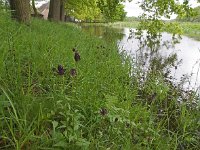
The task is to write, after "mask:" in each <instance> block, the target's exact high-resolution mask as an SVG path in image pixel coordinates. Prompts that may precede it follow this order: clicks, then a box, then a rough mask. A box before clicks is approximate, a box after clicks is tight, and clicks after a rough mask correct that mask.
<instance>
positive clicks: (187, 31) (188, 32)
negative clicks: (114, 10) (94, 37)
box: [87, 21, 200, 41]
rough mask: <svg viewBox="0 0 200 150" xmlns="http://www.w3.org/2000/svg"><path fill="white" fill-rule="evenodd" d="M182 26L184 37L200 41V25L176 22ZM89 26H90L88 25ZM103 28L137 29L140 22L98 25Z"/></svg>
mask: <svg viewBox="0 0 200 150" xmlns="http://www.w3.org/2000/svg"><path fill="white" fill-rule="evenodd" d="M176 23H178V24H179V25H180V27H181V28H182V31H183V35H185V36H188V37H191V38H193V39H195V40H198V41H200V23H193V22H176ZM87 25H88V24H87ZM97 25H102V26H109V27H115V28H137V26H138V25H139V22H138V21H133V22H114V23H108V24H103V23H102V24H101V23H100V24H97Z"/></svg>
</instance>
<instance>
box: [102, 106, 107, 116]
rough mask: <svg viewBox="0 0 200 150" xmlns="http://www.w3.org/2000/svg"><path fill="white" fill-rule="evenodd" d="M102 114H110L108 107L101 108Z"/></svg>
mask: <svg viewBox="0 0 200 150" xmlns="http://www.w3.org/2000/svg"><path fill="white" fill-rule="evenodd" d="M100 114H101V115H102V116H105V115H107V114H108V111H107V109H106V108H101V110H100Z"/></svg>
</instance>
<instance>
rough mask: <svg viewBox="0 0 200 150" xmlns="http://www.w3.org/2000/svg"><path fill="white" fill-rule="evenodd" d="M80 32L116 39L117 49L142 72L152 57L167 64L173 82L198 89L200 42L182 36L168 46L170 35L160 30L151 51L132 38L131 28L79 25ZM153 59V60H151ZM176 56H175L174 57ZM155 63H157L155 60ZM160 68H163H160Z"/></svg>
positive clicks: (106, 38) (110, 40) (199, 84)
mask: <svg viewBox="0 0 200 150" xmlns="http://www.w3.org/2000/svg"><path fill="white" fill-rule="evenodd" d="M81 28H82V30H83V31H85V32H87V33H89V34H91V35H95V36H98V37H99V38H103V39H105V40H106V41H108V42H116V44H117V45H118V48H119V51H120V52H123V51H125V52H126V53H127V54H128V55H130V56H131V57H132V58H133V60H134V61H135V62H137V64H140V66H142V67H141V68H143V70H144V72H145V71H147V70H148V68H149V67H152V66H151V64H152V60H153V61H155V59H157V60H159V61H160V63H161V64H162V63H167V60H172V61H174V62H172V63H171V64H169V65H166V68H165V71H167V72H168V73H169V76H170V78H171V80H172V81H173V82H175V83H182V82H185V83H184V85H183V86H184V88H188V89H198V87H199V86H200V42H199V41H196V40H194V39H192V38H189V37H186V36H182V39H180V40H179V43H177V44H175V45H171V44H170V41H171V38H172V36H171V35H170V34H168V33H163V34H162V37H161V45H163V46H160V47H159V50H158V51H156V52H154V53H152V52H151V51H149V49H148V48H143V49H140V46H141V42H140V41H139V40H138V39H136V38H135V36H134V34H133V35H132V36H131V37H130V35H131V33H132V32H134V30H135V29H130V28H111V27H105V26H82V27H81ZM152 58H154V59H152ZM175 58H176V59H175ZM158 63H159V62H158ZM162 69H163V68H162Z"/></svg>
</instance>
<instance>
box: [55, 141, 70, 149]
mask: <svg viewBox="0 0 200 150" xmlns="http://www.w3.org/2000/svg"><path fill="white" fill-rule="evenodd" d="M53 146H54V147H62V148H66V147H67V146H68V144H67V142H65V141H60V142H58V143H56V144H54V145H53Z"/></svg>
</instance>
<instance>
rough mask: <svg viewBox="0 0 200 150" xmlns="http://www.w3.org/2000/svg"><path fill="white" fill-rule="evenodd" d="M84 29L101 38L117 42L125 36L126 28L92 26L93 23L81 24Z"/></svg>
mask: <svg viewBox="0 0 200 150" xmlns="http://www.w3.org/2000/svg"><path fill="white" fill-rule="evenodd" d="M81 28H82V30H83V31H85V32H87V33H89V34H91V35H93V36H94V35H95V36H97V37H99V38H103V39H105V40H106V41H107V42H117V41H118V40H122V39H123V37H124V36H125V33H124V29H121V28H110V27H105V26H98V25H95V26H91V25H81Z"/></svg>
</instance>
